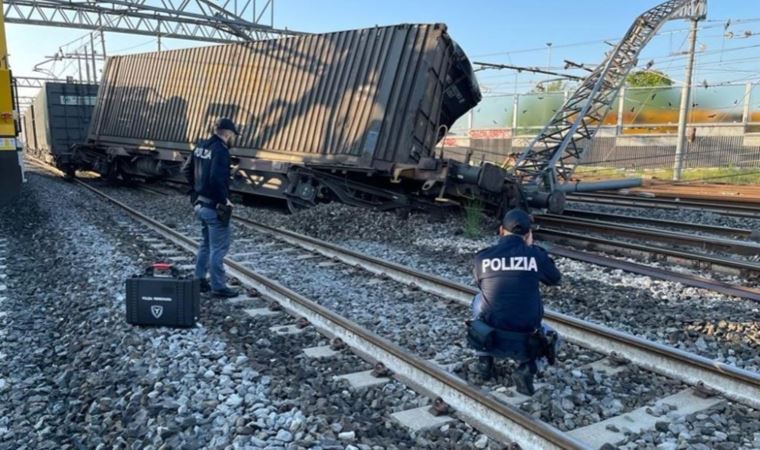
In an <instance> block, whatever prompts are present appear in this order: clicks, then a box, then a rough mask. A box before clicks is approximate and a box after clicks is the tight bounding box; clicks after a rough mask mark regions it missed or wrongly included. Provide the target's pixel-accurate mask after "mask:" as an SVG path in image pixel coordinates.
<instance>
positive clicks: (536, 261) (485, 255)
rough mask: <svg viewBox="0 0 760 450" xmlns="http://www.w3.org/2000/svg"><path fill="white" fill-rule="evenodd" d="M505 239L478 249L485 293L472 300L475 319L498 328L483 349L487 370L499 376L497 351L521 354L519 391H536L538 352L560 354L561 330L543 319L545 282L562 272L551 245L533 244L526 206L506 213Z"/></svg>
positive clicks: (477, 263) (552, 281)
mask: <svg viewBox="0 0 760 450" xmlns="http://www.w3.org/2000/svg"><path fill="white" fill-rule="evenodd" d="M499 234H500V236H502V237H501V239H500V240H499V242H498V243H497V244H496V245H494V246H492V247H489V248H486V249H484V250H482V251H480V252H479V253H478V254H477V255H475V259H474V263H475V269H474V274H475V279H476V281H477V283H478V287H479V288H480V293H479V294H478V295H477V296H476V297H475V299H474V300H473V304H472V311H473V319H480V320H481V321H483V322H485V323H486V324H487V325H488V326H490V327H492V328H493V331H492V336H493V341H492V348H490V349H489V350H488V351H486V352H479V355H480V358H479V359H480V365H481V373H482V374H483V377H484V378H485V379H489V378H490V377H491V376H493V370H494V356H496V357H504V358H510V359H513V360H515V361H516V362H518V363H519V366H518V368H517V370H516V371H515V372H513V373H512V381H513V382H514V383H515V386H516V388H517V391H518V392H520V393H522V394H525V395H533V393H534V392H535V390H534V387H533V376H534V375H535V374H536V372H537V371H538V367H537V364H536V363H537V360H538V358H540V357H542V356H545V357H547V359H548V361H549V363H550V364H553V363H554V358H555V357H556V345H557V342H558V336H557V334H556V332H554V330H551V329H550V328H548V327H546V326H545V325H542V323H541V320H542V319H543V316H544V306H543V303H542V301H541V294H540V292H539V283H544V284H546V285H550V286H552V285H558V284H559V283H560V279H561V278H562V275H561V274H560V272H559V271H558V270H557V267H556V266H555V265H554V261H553V260H552V259H551V258H550V257H549V255H548V254H547V252H546V250H544V249H543V248H541V247H538V246H536V245H533V232H532V231H531V218H530V216H529V215H528V214H527V213H526V212H525V211H523V210H520V209H513V210H511V211H509V212H507V213H506V214H505V215H504V219H503V220H502V224H501V226H500V227H499Z"/></svg>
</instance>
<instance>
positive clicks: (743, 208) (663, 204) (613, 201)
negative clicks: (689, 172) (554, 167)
mask: <svg viewBox="0 0 760 450" xmlns="http://www.w3.org/2000/svg"><path fill="white" fill-rule="evenodd" d="M567 199H568V201H570V202H581V203H590V204H596V205H613V206H624V207H626V206H627V207H636V208H660V209H670V210H678V209H691V210H697V211H709V212H713V213H717V214H722V215H726V216H733V217H743V218H747V219H760V206H756V205H750V204H747V203H731V202H717V201H709V200H691V199H689V200H680V199H679V200H675V199H671V198H661V197H654V198H647V197H631V196H624V195H618V194H608V193H582V194H581V193H575V194H570V195H568V197H567Z"/></svg>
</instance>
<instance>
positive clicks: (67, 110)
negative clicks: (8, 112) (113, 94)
mask: <svg viewBox="0 0 760 450" xmlns="http://www.w3.org/2000/svg"><path fill="white" fill-rule="evenodd" d="M97 95H98V85H96V84H81V83H46V84H45V87H44V88H42V89H40V92H39V94H37V97H35V98H34V100H33V101H32V104H31V106H30V107H29V108H27V110H26V111H24V118H23V123H24V140H25V143H26V146H27V149H29V150H31V151H33V152H34V153H35V154H37V155H42V154H51V155H62V154H65V153H68V152H69V151H70V150H71V147H72V146H73V145H76V144H83V143H84V142H85V140H86V138H87V131H88V129H89V126H90V119H91V118H92V112H93V109H94V106H95V100H96V98H97Z"/></svg>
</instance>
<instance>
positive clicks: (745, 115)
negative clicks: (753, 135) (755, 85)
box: [742, 82, 752, 133]
mask: <svg viewBox="0 0 760 450" xmlns="http://www.w3.org/2000/svg"><path fill="white" fill-rule="evenodd" d="M751 97H752V82H749V83H747V84H745V85H744V107H743V108H742V127H744V132H745V133H746V132H747V126H748V125H749V119H750V105H751V103H750V102H751V101H752V99H751Z"/></svg>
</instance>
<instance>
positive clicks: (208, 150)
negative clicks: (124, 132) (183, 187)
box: [182, 118, 239, 298]
mask: <svg viewBox="0 0 760 450" xmlns="http://www.w3.org/2000/svg"><path fill="white" fill-rule="evenodd" d="M237 135H239V133H238V130H237V128H236V127H235V124H234V123H233V122H232V120H230V119H227V118H221V119H219V120H217V121H216V124H215V126H214V134H213V135H212V136H211V138H209V139H208V140H206V141H205V142H202V143H201V144H200V145H199V146H198V147H196V148H195V150H194V151H193V153H192V154H191V155H190V157H189V158H188V159H187V161H185V164H184V166H183V167H182V172H183V174H184V175H185V177H186V178H187V181H188V183H190V186H192V191H191V201H192V202H193V206H194V208H195V217H196V218H198V220H200V222H201V224H202V232H203V241H202V242H201V244H200V247H199V248H198V258H197V261H196V264H195V277H196V278H198V279H200V280H201V292H208V291H211V294H212V295H213V296H214V297H220V298H229V297H235V296H237V295H238V293H239V292H238V291H237V290H236V289H232V288H229V287H227V285H226V281H225V273H224V257H225V255H226V254H227V251H228V250H229V248H230V218H231V216H232V203H231V202H230V200H229V193H230V151H229V147H230V145H231V144H232V141H233V139H235V136H237ZM207 273H209V274H210V275H211V283H209V282H208V280H207V279H206V274H207Z"/></svg>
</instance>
